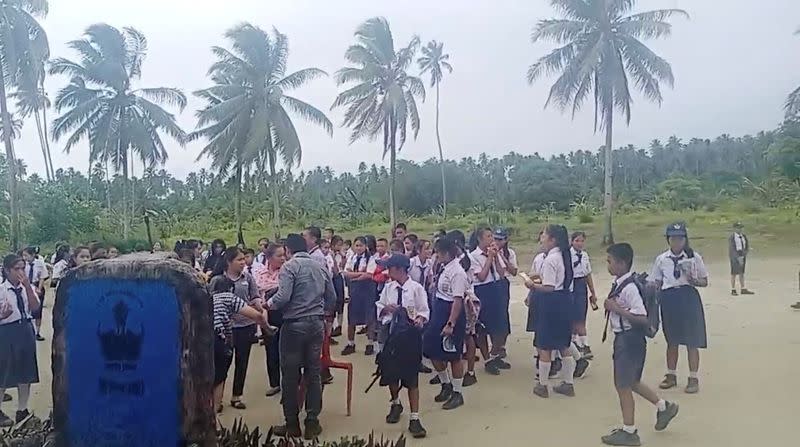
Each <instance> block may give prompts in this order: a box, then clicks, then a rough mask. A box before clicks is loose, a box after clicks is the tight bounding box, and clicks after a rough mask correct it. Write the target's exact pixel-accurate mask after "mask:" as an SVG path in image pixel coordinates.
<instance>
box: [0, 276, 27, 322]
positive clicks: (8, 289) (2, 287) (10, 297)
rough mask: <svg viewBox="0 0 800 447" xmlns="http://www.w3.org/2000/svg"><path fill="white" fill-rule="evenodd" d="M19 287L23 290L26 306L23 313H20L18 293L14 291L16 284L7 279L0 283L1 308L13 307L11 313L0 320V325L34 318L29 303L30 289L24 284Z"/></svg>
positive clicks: (24, 304) (23, 300)
mask: <svg viewBox="0 0 800 447" xmlns="http://www.w3.org/2000/svg"><path fill="white" fill-rule="evenodd" d="M17 288H18V289H21V290H22V304H23V307H24V308H23V309H22V313H20V308H19V306H18V305H17V294H16V293H14V290H13V289H14V286H13V285H11V283H10V282H8V281H7V280H6V281H3V282H2V284H0V308H6V306H9V307H11V315H9V316H7V317H6V318H3V319H2V320H0V325H4V324H9V323H16V322H17V321H19V320H21V319H24V320H30V319H31V318H32V317H31V310H30V306H29V305H28V291H27V290H26V289H25V287H23V285H22V284H20V285H19V286H18V287H17ZM32 288H33V287H32Z"/></svg>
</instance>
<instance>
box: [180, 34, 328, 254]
mask: <svg viewBox="0 0 800 447" xmlns="http://www.w3.org/2000/svg"><path fill="white" fill-rule="evenodd" d="M225 37H226V38H227V39H228V40H229V41H230V44H231V49H230V50H228V49H225V48H221V47H213V48H212V52H213V53H214V55H215V56H216V58H217V62H215V63H214V65H212V66H211V68H210V69H209V75H210V76H211V79H212V80H213V82H214V86H212V87H209V88H207V89H204V90H200V91H198V92H195V95H197V96H199V97H200V98H202V99H204V100H205V101H206V103H207V106H206V107H205V108H204V109H202V110H200V111H198V113H197V117H198V123H197V127H198V129H197V130H196V131H195V132H193V133H192V134H191V135H190V136H189V138H190V139H192V140H194V139H197V138H205V139H207V141H208V144H207V145H206V146H205V147H204V148H203V150H202V152H201V153H200V157H198V159H199V158H203V157H208V158H211V159H212V160H213V162H214V167H215V168H216V169H217V170H218V171H219V173H220V174H221V175H225V176H227V175H229V173H230V169H231V168H233V170H234V175H235V183H236V200H235V205H234V206H235V214H236V224H237V233H238V237H239V241H240V242H241V241H242V240H243V235H242V211H241V207H242V178H243V177H244V176H245V172H246V171H248V170H249V169H250V168H251V167H253V166H257V168H258V169H260V170H262V171H263V170H265V169H266V168H267V166H268V168H269V174H270V181H271V183H272V184H271V190H272V206H273V219H272V223H273V226H274V230H275V236H276V238H277V237H280V214H281V209H280V200H279V196H280V191H279V185H278V173H277V164H278V161H279V160H280V161H282V162H283V164H284V165H285V166H286V167H288V168H290V167H292V166H295V165H297V164H299V163H300V159H301V157H302V154H303V152H302V146H301V144H300V138H299V137H298V135H297V131H296V130H295V127H294V124H293V123H292V117H291V115H290V113H291V114H295V115H299V116H300V117H301V118H303V119H305V120H306V121H308V122H311V123H313V124H316V125H319V126H321V127H322V128H323V129H325V131H326V132H328V134H329V135H333V124H332V123H331V121H330V120H329V119H328V117H326V116H325V114H324V113H323V112H321V111H320V110H319V109H317V108H316V107H314V106H312V105H311V104H308V103H306V102H304V101H302V100H300V99H297V98H296V97H294V96H290V95H288V94H287V92H289V91H291V90H294V89H296V88H299V87H301V86H303V85H305V84H307V83H308V82H310V81H312V80H314V79H316V78H319V77H322V76H327V74H326V73H325V72H324V71H322V70H320V69H319V68H304V69H301V70H298V71H296V72H294V73H291V74H288V75H287V74H286V66H287V59H288V57H289V43H288V39H287V37H286V35H284V34H281V33H280V32H278V30H276V29H273V32H272V34H271V35H270V33H268V32H266V31H264V30H262V29H261V28H258V27H256V26H253V25H251V24H249V23H244V24H242V25H239V26H236V27H234V28H232V29H230V30H229V31H228V32H226V33H225Z"/></svg>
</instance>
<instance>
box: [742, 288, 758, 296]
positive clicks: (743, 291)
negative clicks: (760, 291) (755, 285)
mask: <svg viewBox="0 0 800 447" xmlns="http://www.w3.org/2000/svg"><path fill="white" fill-rule="evenodd" d="M755 294H756V293H755V292H753V291H752V290H747V289H742V295H755Z"/></svg>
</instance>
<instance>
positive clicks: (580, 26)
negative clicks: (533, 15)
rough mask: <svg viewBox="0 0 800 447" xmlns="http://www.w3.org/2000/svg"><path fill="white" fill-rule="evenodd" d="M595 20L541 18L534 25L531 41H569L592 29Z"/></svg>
mask: <svg viewBox="0 0 800 447" xmlns="http://www.w3.org/2000/svg"><path fill="white" fill-rule="evenodd" d="M593 26H594V22H587V21H580V20H566V19H545V20H540V21H539V22H538V23H536V26H534V27H533V31H532V32H531V42H533V43H536V42H539V41H551V42H555V43H567V42H572V41H574V40H576V39H578V38H579V37H580V36H581V35H582V34H584V33H586V32H589V31H591V30H592V27H593Z"/></svg>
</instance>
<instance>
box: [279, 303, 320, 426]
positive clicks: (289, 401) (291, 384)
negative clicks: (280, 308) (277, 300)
mask: <svg viewBox="0 0 800 447" xmlns="http://www.w3.org/2000/svg"><path fill="white" fill-rule="evenodd" d="M281 332H283V333H282V334H281V342H280V350H281V374H282V375H283V377H282V378H281V379H282V383H281V388H282V390H283V394H282V395H281V403H282V404H283V415H284V417H285V418H286V423H287V424H289V425H298V424H299V415H300V406H299V403H298V401H297V397H298V396H297V387H298V385H299V384H300V375H301V372H300V371H301V369H302V376H303V380H304V381H305V385H306V402H305V407H306V421H314V420H317V419H318V418H319V413H320V411H322V379H321V377H320V372H321V371H320V370H321V362H320V356H321V355H322V339H323V336H324V335H325V323H324V322H323V321H322V318H318V319H317V318H307V319H302V320H299V321H290V322H287V321H284V323H283V326H282V327H281Z"/></svg>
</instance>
